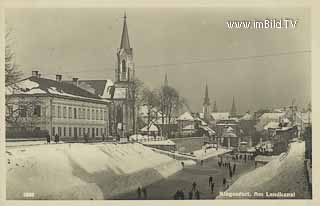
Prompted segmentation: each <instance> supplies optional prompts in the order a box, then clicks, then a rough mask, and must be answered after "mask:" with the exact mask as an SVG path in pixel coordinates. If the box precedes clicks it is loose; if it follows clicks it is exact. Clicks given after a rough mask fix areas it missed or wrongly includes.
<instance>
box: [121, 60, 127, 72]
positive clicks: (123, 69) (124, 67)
mask: <svg viewBox="0 0 320 206" xmlns="http://www.w3.org/2000/svg"><path fill="white" fill-rule="evenodd" d="M121 68H122V72H127V67H126V61H125V60H122V62H121Z"/></svg>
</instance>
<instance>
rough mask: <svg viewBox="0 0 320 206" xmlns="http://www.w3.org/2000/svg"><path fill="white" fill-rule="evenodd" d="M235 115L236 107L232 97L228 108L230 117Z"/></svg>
mask: <svg viewBox="0 0 320 206" xmlns="http://www.w3.org/2000/svg"><path fill="white" fill-rule="evenodd" d="M236 116H237V108H236V103H235V100H234V97H233V98H232V106H231V110H230V117H236Z"/></svg>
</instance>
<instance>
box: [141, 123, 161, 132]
mask: <svg viewBox="0 0 320 206" xmlns="http://www.w3.org/2000/svg"><path fill="white" fill-rule="evenodd" d="M140 131H141V132H148V125H147V126H145V127H143V128H142V129H141V130H140ZM158 131H159V130H158V127H156V126H155V125H154V124H152V125H150V127H149V132H158Z"/></svg>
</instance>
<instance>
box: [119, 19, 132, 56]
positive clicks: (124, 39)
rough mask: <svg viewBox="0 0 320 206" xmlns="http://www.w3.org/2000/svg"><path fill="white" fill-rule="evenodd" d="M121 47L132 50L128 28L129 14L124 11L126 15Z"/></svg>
mask: <svg viewBox="0 0 320 206" xmlns="http://www.w3.org/2000/svg"><path fill="white" fill-rule="evenodd" d="M120 49H124V50H130V43H129V34H128V28H127V15H126V13H124V16H123V29H122V36H121V43H120Z"/></svg>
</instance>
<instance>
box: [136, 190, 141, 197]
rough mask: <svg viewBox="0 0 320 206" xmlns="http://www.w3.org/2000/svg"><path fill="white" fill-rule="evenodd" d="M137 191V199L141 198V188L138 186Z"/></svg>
mask: <svg viewBox="0 0 320 206" xmlns="http://www.w3.org/2000/svg"><path fill="white" fill-rule="evenodd" d="M137 193H138V199H141V188H140V187H138V189H137Z"/></svg>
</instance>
